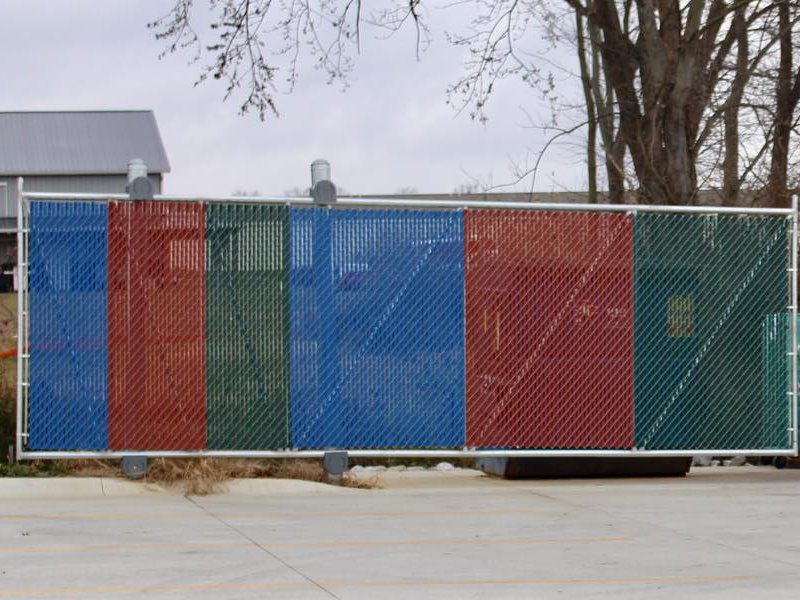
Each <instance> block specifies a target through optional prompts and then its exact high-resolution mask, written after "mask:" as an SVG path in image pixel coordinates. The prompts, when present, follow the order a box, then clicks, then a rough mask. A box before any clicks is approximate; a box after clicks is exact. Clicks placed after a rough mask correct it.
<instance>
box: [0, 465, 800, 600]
mask: <svg viewBox="0 0 800 600" xmlns="http://www.w3.org/2000/svg"><path fill="white" fill-rule="evenodd" d="M383 479H384V485H385V487H384V489H378V490H355V489H346V488H334V487H329V486H324V485H320V484H311V483H307V482H288V483H283V482H276V481H274V480H266V481H263V482H261V481H248V482H244V483H234V484H232V485H231V486H229V493H227V494H220V495H215V496H206V497H190V498H185V497H183V496H180V495H178V494H175V493H169V492H164V491H161V490H159V489H158V488H154V487H150V488H149V489H148V488H145V487H144V486H142V485H141V484H138V483H129V482H116V483H114V484H111V486H110V487H109V485H108V484H107V482H108V480H105V482H104V483H103V488H102V489H103V490H109V489H113V490H114V491H113V493H106V495H102V494H101V493H98V492H97V489H98V488H97V486H89V487H91V488H92V489H91V490H89V491H87V492H86V493H84V494H83V496H82V497H81V496H80V494H78V493H76V492H74V490H73V492H71V493H59V492H58V490H57V489H56V487H55V486H54V485H53V484H50V485H51V487H50V488H49V489H48V490H46V491H44V492H42V493H38V494H37V493H34V491H30V492H29V493H28V495H27V496H24V494H21V493H19V491H17V493H16V495H15V496H14V495H12V494H9V493H7V492H8V489H9V487H10V486H8V485H7V484H8V483H9V481H11V480H0V598H113V599H117V598H120V599H127V598H130V599H133V598H140V597H142V596H143V595H144V597H149V598H164V599H176V598H197V599H199V598H236V599H238V598H242V599H251V598H264V597H269V598H279V599H280V598H287V599H288V598H293V599H316V598H320V599H321V598H340V599H343V600H344V599H367V598H369V599H383V598H387V599H388V598H408V597H412V596H413V597H417V598H459V599H461V598H604V597H614V598H631V599H633V598H636V599H639V598H670V600H672V599H674V598H676V597H677V598H733V597H747V598H770V599H773V598H794V597H795V596H796V595H797V589H796V588H797V587H798V585H800V470H798V471H792V470H784V471H777V470H774V469H772V468H750V467H740V468H700V469H694V470H693V471H692V473H691V475H690V476H689V477H687V478H685V479H630V480H594V481H575V480H573V481H513V482H511V481H502V480H496V479H489V478H487V477H484V476H482V475H480V474H478V473H476V472H472V471H455V472H451V473H432V472H419V473H418V472H405V473H384V474H383ZM62 481H63V480H62ZM117 483H118V484H120V485H119V486H118V487H117V486H116V484H117ZM64 485H66V486H68V485H69V484H68V483H67V484H64ZM130 486H133V487H130ZM122 488H125V489H129V490H130V493H123V491H124V490H123V489H122ZM43 489H44V486H43V487H42V490H43ZM40 492H41V490H40ZM23 496H24V497H23Z"/></svg>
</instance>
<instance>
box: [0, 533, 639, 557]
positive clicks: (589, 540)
mask: <svg viewBox="0 0 800 600" xmlns="http://www.w3.org/2000/svg"><path fill="white" fill-rule="evenodd" d="M633 541H634V538H632V537H620V536H616V537H610V536H606V537H576V538H551V539H548V538H465V539H412V540H331V541H327V540H326V541H312V542H277V543H272V542H269V541H264V542H260V544H261V545H262V546H264V547H267V548H275V549H280V548H288V549H291V548H340V547H342V546H350V547H356V548H357V547H386V546H447V545H454V546H455V545H457V546H462V545H477V546H483V545H487V546H492V545H518V546H532V545H543V544H544V545H555V544H609V543H617V542H633ZM252 546H253V544H251V543H249V542H196V543H158V542H151V543H141V544H125V543H121V544H73V545H65V546H28V547H25V546H0V554H65V553H67V554H68V553H80V552H93V553H105V552H126V551H130V550H194V549H198V550H202V549H215V548H219V549H225V548H247V547H252Z"/></svg>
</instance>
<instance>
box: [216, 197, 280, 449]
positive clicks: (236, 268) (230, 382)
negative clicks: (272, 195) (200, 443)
mask: <svg viewBox="0 0 800 600" xmlns="http://www.w3.org/2000/svg"><path fill="white" fill-rule="evenodd" d="M206 241H207V246H206V247H207V250H208V269H207V274H206V328H207V332H206V348H207V355H206V373H207V382H208V388H207V394H208V424H207V427H208V447H209V448H210V449H215V450H248V449H251V450H259V449H277V448H286V447H288V446H289V339H288V335H289V272H288V259H289V209H288V208H287V207H270V206H244V205H213V204H212V205H210V206H208V208H207V213H206Z"/></svg>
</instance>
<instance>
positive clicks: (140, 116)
mask: <svg viewBox="0 0 800 600" xmlns="http://www.w3.org/2000/svg"><path fill="white" fill-rule="evenodd" d="M132 158H141V159H142V160H144V162H145V164H146V165H147V168H148V172H149V176H150V179H151V181H152V182H153V185H154V191H155V193H157V194H158V193H161V190H162V179H163V176H164V174H165V173H169V170H170V169H169V161H168V160H167V154H166V152H165V151H164V145H163V144H162V142H161V135H160V134H159V132H158V126H157V125H156V119H155V116H154V115H153V112H152V111H150V110H113V111H112V110H109V111H105V110H96V111H51V112H0V263H9V262H12V263H16V239H15V236H14V233H15V232H16V227H17V223H16V219H17V178H18V177H24V181H25V183H24V189H25V190H26V191H31V192H99V193H124V192H125V185H126V184H127V172H128V161H130V160H131V159H132Z"/></svg>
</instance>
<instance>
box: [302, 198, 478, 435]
mask: <svg viewBox="0 0 800 600" xmlns="http://www.w3.org/2000/svg"><path fill="white" fill-rule="evenodd" d="M291 230H292V255H291V265H290V266H291V270H290V279H291V309H290V310H291V344H292V366H291V383H292V401H291V407H292V443H293V445H294V446H296V447H298V448H325V447H330V446H335V447H346V448H391V447H397V448H401V447H412V448H415V447H416V448H431V447H454V446H459V445H461V444H462V443H463V440H464V408H463V395H464V333H463V332H464V323H463V314H464V313H463V289H464V284H463V219H462V214H461V212H459V211H439V212H437V211H413V210H340V209H314V210H308V209H292V212H291Z"/></svg>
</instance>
